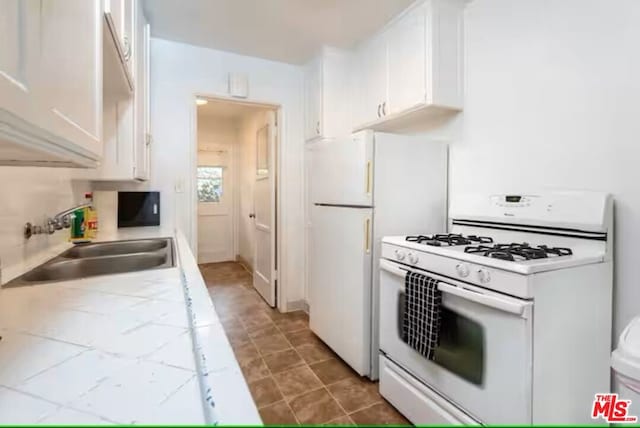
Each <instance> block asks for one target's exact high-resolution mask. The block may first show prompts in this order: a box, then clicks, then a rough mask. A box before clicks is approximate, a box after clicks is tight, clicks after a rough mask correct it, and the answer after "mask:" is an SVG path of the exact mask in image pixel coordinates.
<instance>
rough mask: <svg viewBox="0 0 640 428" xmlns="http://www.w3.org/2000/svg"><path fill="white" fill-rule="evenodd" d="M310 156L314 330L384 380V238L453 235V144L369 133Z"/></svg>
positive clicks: (324, 144)
mask: <svg viewBox="0 0 640 428" xmlns="http://www.w3.org/2000/svg"><path fill="white" fill-rule="evenodd" d="M307 154H308V156H309V157H310V158H309V159H308V160H307V166H308V168H309V171H308V175H307V179H308V180H309V182H308V183H307V186H308V187H307V189H308V192H309V196H308V206H309V211H310V214H309V218H308V222H309V223H308V225H307V227H308V229H309V230H308V240H309V242H308V243H307V244H308V246H307V248H308V259H307V263H308V269H309V274H308V281H309V284H308V303H309V321H310V327H311V330H312V331H313V332H314V333H315V334H316V335H318V336H319V337H320V338H321V339H322V340H323V341H324V342H325V343H326V344H327V345H328V346H329V347H330V348H331V349H333V351H334V352H335V353H336V354H338V355H339V356H340V357H341V358H342V359H343V360H344V361H345V362H346V363H347V364H349V365H350V366H351V367H352V368H353V369H354V370H355V371H356V372H358V373H359V374H361V375H363V376H368V377H370V378H372V379H377V376H378V358H377V355H378V349H379V348H378V313H379V308H378V294H379V292H378V283H379V275H378V260H379V257H380V244H381V240H382V237H383V236H389V235H411V234H420V233H422V234H424V233H436V232H443V231H445V230H446V206H447V201H446V198H447V144H446V143H445V142H442V141H433V140H429V139H428V138H426V137H423V136H406V135H394V134H387V133H378V132H376V133H374V132H372V131H362V132H359V133H356V134H353V135H352V136H351V138H348V139H342V140H341V139H324V140H317V141H315V142H313V143H310V146H309V147H308V148H307Z"/></svg>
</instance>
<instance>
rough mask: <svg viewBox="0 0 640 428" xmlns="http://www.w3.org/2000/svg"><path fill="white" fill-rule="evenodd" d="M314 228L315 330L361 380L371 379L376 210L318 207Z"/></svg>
mask: <svg viewBox="0 0 640 428" xmlns="http://www.w3.org/2000/svg"><path fill="white" fill-rule="evenodd" d="M313 209H314V213H313V226H312V228H311V238H312V239H311V244H310V246H311V252H310V257H309V263H310V284H309V322H310V326H311V330H313V332H314V333H315V334H317V335H318V336H319V337H320V338H321V339H322V340H323V341H324V342H325V343H326V344H327V345H329V347H331V349H333V350H334V351H335V352H336V353H337V354H338V355H339V356H340V357H341V358H342V359H343V360H344V361H346V362H347V363H348V364H349V365H350V366H351V367H352V368H353V369H354V370H355V371H357V372H358V373H360V374H361V375H368V374H369V367H370V357H371V355H370V326H371V268H372V265H371V260H372V259H371V246H372V240H371V236H372V235H371V225H372V222H371V219H372V215H373V211H372V209H370V208H345V207H327V206H314V208H313Z"/></svg>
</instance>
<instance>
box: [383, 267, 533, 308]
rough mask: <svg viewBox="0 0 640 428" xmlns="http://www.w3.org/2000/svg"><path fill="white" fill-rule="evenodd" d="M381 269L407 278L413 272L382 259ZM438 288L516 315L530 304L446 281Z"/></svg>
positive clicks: (439, 284) (440, 282) (440, 283)
mask: <svg viewBox="0 0 640 428" xmlns="http://www.w3.org/2000/svg"><path fill="white" fill-rule="evenodd" d="M380 269H382V270H384V271H386V272H389V273H390V274H392V275H395V276H397V277H400V278H405V277H406V275H407V272H412V270H411V269H403V268H401V267H398V265H397V264H396V263H393V262H391V261H389V260H385V259H380ZM427 275H430V276H432V277H435V278H436V279H438V276H437V275H432V274H427ZM438 290H440V291H442V292H443V293H448V294H451V295H454V296H457V297H460V298H462V299H465V300H469V301H472V302H475V303H478V304H481V305H484V306H489V307H491V308H494V309H499V310H501V311H504V312H509V313H512V314H515V315H520V316H522V315H523V314H524V311H525V308H526V307H527V306H528V305H530V303H528V302H522V303H520V302H515V301H513V299H509V300H507V299H503V298H501V297H499V296H490V295H487V294H482V293H480V292H477V291H471V290H467V289H465V288H462V287H456V286H454V285H450V284H447V283H445V282H442V281H439V282H438Z"/></svg>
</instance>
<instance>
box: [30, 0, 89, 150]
mask: <svg viewBox="0 0 640 428" xmlns="http://www.w3.org/2000/svg"><path fill="white" fill-rule="evenodd" d="M98 6H99V3H98V2H95V1H86V0H43V1H42V6H41V10H40V19H41V24H40V26H41V33H40V34H41V37H40V40H41V46H40V52H41V61H42V64H41V67H42V68H41V70H42V73H43V74H44V76H46V79H41V82H42V95H43V96H44V102H45V103H46V106H47V107H48V108H50V109H51V111H52V112H53V113H54V114H55V115H56V116H58V117H59V118H60V120H61V121H64V122H66V124H68V125H71V126H73V127H75V128H78V129H81V130H83V131H84V133H86V134H87V136H88V137H89V141H88V142H87V143H88V144H95V150H96V151H98V150H100V149H101V148H102V145H101V144H100V141H101V133H102V107H101V104H102V79H96V76H101V75H102V61H101V59H100V56H101V55H102V31H101V25H100V24H101V23H102V21H101V18H100V9H99V7H98ZM79 17H84V18H83V19H79ZM80 34H83V35H86V36H84V37H79V36H78V35H80Z"/></svg>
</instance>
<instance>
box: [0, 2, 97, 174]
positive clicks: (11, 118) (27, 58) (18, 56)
mask: <svg viewBox="0 0 640 428" xmlns="http://www.w3.org/2000/svg"><path fill="white" fill-rule="evenodd" d="M101 134H102V14H101V7H100V1H99V0H2V1H1V2H0V164H3V165H44V166H82V167H87V166H89V167H90V166H95V165H96V163H97V161H98V160H99V159H100V157H101V155H102V142H101Z"/></svg>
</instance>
